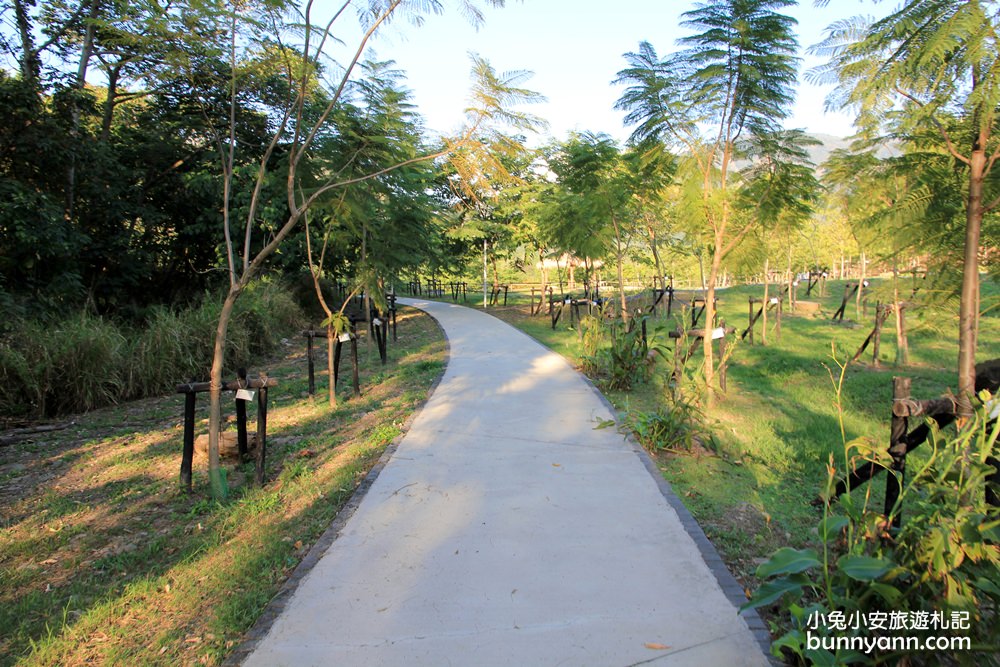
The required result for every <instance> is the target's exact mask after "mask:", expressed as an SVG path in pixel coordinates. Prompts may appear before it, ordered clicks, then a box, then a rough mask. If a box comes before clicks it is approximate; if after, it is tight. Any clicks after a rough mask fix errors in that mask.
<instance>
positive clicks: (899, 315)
mask: <svg viewBox="0 0 1000 667" xmlns="http://www.w3.org/2000/svg"><path fill="white" fill-rule="evenodd" d="M897 262H898V260H896V259H893V262H892V299H893V310H894V311H895V315H896V365H897V366H905V365H906V364H908V363H909V361H910V346H909V343H908V341H907V340H906V319H905V317H904V314H903V301H902V300H901V299H900V298H899V266H898V263H897Z"/></svg>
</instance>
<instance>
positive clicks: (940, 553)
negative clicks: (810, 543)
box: [745, 410, 1000, 665]
mask: <svg viewBox="0 0 1000 667" xmlns="http://www.w3.org/2000/svg"><path fill="white" fill-rule="evenodd" d="M998 434H1000V426H998V425H997V423H996V422H993V423H988V421H987V418H986V417H985V416H984V414H983V412H982V410H981V411H980V412H979V414H977V415H976V417H975V421H974V422H973V423H972V424H970V425H968V426H967V427H966V428H964V429H962V430H961V431H960V432H959V433H958V434H956V435H954V436H952V437H951V438H946V437H944V436H943V435H942V433H941V432H939V431H938V430H937V428H936V427H934V429H933V431H932V434H931V439H930V446H931V449H932V451H931V453H930V456H929V459H928V460H927V461H926V463H924V464H923V465H922V467H919V468H918V469H917V470H915V471H914V473H915V474H912V477H911V478H910V479H909V480H907V482H906V485H905V486H904V488H903V491H902V493H901V494H900V500H899V502H898V503H897V505H896V507H895V508H894V509H893V510H892V512H891V513H890V516H888V517H886V516H884V515H883V514H882V513H881V512H878V511H875V510H873V509H871V508H870V507H869V506H868V502H869V500H870V496H868V495H866V496H865V497H864V500H863V501H861V502H860V503H859V502H858V501H857V500H856V499H855V498H854V497H853V496H852V495H851V494H845V495H843V496H841V497H840V499H839V503H838V504H837V505H836V511H835V506H833V505H832V504H830V502H827V503H826V505H825V510H824V515H823V519H822V521H820V523H819V526H818V529H817V533H818V536H819V546H818V548H808V549H800V550H796V549H790V548H783V549H780V550H778V551H777V552H776V553H775V554H774V555H772V557H771V558H770V560H768V561H767V562H765V563H764V564H762V565H761V566H760V568H758V570H757V576H758V577H759V578H761V579H762V580H766V581H765V583H764V584H763V585H762V586H760V588H758V589H757V591H756V592H755V593H754V595H753V597H752V598H751V600H750V601H749V602H748V603H747V604H746V605H745V606H746V607H765V606H770V605H774V604H777V605H778V606H779V609H780V612H781V617H782V618H783V619H784V621H783V623H782V624H781V625H782V629H783V630H784V633H783V634H782V635H781V636H780V637H779V638H778V639H776V640H775V641H774V642H773V644H772V653H774V654H775V655H776V656H781V657H783V658H785V659H786V660H790V661H793V662H795V663H796V664H817V665H833V664H848V663H858V664H878V663H885V662H887V661H899V662H905V663H906V664H909V665H939V664H980V665H981V664H992V665H996V664H1000V656H998V651H1000V616H998V610H1000V576H998V572H1000V508H997V507H993V506H991V505H989V504H987V502H986V494H985V488H986V484H987V477H988V476H989V475H990V474H991V473H993V468H992V466H990V465H989V464H988V463H987V458H988V457H990V456H996V455H997V437H998ZM858 450H861V451H862V452H863V456H864V457H865V458H875V457H872V456H871V453H872V452H871V447H870V445H868V444H866V443H864V442H860V441H859V442H853V443H848V445H847V447H846V454H847V459H846V460H849V459H850V456H851V455H852V454H854V453H855V452H856V451H858ZM846 460H845V466H846V465H847V464H846ZM880 463H881V464H883V465H885V462H884V461H881V462H880ZM914 467H917V466H914ZM840 472H841V473H842V472H843V471H840ZM886 474H893V473H892V472H891V471H887V472H886ZM839 476H840V475H838V471H837V469H836V467H835V466H834V463H833V460H832V457H831V461H830V465H829V474H828V480H827V483H826V487H825V493H824V497H825V498H830V496H831V495H832V493H833V488H834V484H835V482H836V479H837V478H838V477H839ZM869 493H870V492H869ZM900 513H901V516H902V524H901V527H900V528H898V529H896V528H893V527H892V522H893V519H894V517H895V516H896V515H897V514H900ZM887 612H893V613H896V614H900V613H902V614H907V617H909V618H912V616H910V615H911V614H925V615H926V617H927V618H934V616H933V615H934V614H942V615H943V618H949V619H950V618H952V617H953V616H952V615H953V613H954V614H961V615H967V617H968V619H969V623H968V630H966V631H963V632H959V633H957V636H960V637H968V639H969V644H970V646H971V649H972V650H953V651H929V650H926V649H924V648H923V647H900V646H898V645H896V646H892V645H890V641H889V640H890V639H892V635H895V636H897V637H899V636H901V637H915V638H917V639H918V640H921V639H924V638H926V637H928V636H932V635H939V636H943V635H949V634H953V633H951V632H948V631H943V630H941V629H939V628H935V627H933V626H932V627H930V628H924V629H920V628H908V629H903V630H897V631H896V632H895V633H893V632H888V633H886V632H883V631H880V630H874V629H871V628H866V627H864V626H865V624H864V623H862V624H860V625H861V627H857V628H853V627H848V628H846V629H844V628H837V629H836V630H834V629H832V628H830V627H826V626H824V625H819V627H813V626H815V625H817V624H816V623H813V622H811V620H810V619H817V618H830V617H831V614H839V615H840V616H841V617H843V618H851V617H853V616H854V615H857V616H858V617H859V618H871V615H872V614H873V613H887ZM809 633H811V636H810V634H809ZM852 638H854V640H856V643H857V644H859V645H860V643H861V642H863V641H868V642H875V641H882V642H884V644H883V645H881V646H876V647H875V650H872V651H868V650H857V648H853V647H849V646H840V647H835V645H834V642H836V641H837V640H840V642H841V643H843V644H847V643H848V642H849V641H851V640H852ZM831 648H833V650H830V649H831Z"/></svg>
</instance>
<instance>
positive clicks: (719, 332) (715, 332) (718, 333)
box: [712, 327, 726, 340]
mask: <svg viewBox="0 0 1000 667" xmlns="http://www.w3.org/2000/svg"><path fill="white" fill-rule="evenodd" d="M725 336H726V330H725V329H723V328H722V327H719V328H717V329H712V340H718V339H719V338H725Z"/></svg>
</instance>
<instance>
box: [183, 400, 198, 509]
mask: <svg viewBox="0 0 1000 667" xmlns="http://www.w3.org/2000/svg"><path fill="white" fill-rule="evenodd" d="M192 382H193V381H192ZM196 396H197V394H195V393H194V392H193V391H189V392H186V393H185V394H184V448H183V450H182V451H181V486H182V487H184V490H185V491H188V492H190V491H191V464H192V462H193V461H194V403H195V397H196Z"/></svg>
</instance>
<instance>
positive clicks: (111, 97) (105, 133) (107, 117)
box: [101, 63, 123, 144]
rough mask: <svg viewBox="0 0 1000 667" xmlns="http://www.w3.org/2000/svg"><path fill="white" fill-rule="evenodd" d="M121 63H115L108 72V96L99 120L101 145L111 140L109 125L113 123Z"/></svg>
mask: <svg viewBox="0 0 1000 667" xmlns="http://www.w3.org/2000/svg"><path fill="white" fill-rule="evenodd" d="M122 64H123V63H117V64H115V66H114V67H112V68H111V69H109V70H108V95H107V97H106V98H105V100H104V108H103V109H102V118H101V143H105V144H106V143H107V142H108V140H109V139H111V124H112V122H113V121H114V116H115V106H116V104H117V102H116V101H115V100H116V98H117V97H118V78H119V77H120V76H121V68H122Z"/></svg>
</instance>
